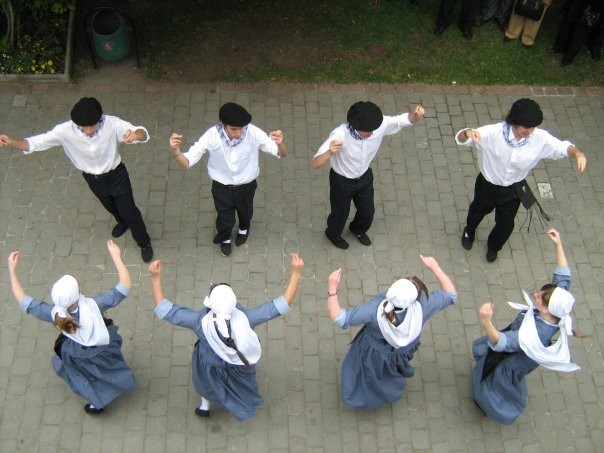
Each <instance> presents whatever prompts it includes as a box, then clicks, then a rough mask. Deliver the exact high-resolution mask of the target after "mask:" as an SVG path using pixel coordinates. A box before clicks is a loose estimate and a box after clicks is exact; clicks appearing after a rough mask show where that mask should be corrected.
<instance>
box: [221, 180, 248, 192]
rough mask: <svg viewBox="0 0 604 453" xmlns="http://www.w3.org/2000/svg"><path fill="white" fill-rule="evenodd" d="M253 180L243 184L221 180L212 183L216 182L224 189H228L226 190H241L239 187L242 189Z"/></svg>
mask: <svg viewBox="0 0 604 453" xmlns="http://www.w3.org/2000/svg"><path fill="white" fill-rule="evenodd" d="M254 181H255V180H254ZM254 181H250V182H246V183H245V184H222V183H221V182H218V181H214V184H217V185H219V186H220V187H224V188H225V189H228V190H241V189H244V188H245V187H247V186H249V185H251V184H253V183H254Z"/></svg>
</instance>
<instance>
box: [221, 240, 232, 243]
mask: <svg viewBox="0 0 604 453" xmlns="http://www.w3.org/2000/svg"><path fill="white" fill-rule="evenodd" d="M222 243H223V244H230V243H231V240H230V239H227V240H226V241H222Z"/></svg>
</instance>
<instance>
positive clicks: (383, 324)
mask: <svg viewBox="0 0 604 453" xmlns="http://www.w3.org/2000/svg"><path fill="white" fill-rule="evenodd" d="M418 295H419V294H418V292H417V287H416V286H415V285H414V284H413V282H411V281H410V280H407V279H406V278H401V279H400V280H397V281H396V282H394V283H393V284H392V286H390V288H389V289H388V291H387V292H386V299H384V300H383V301H382V302H380V304H379V305H378V309H377V322H378V325H379V327H380V331H381V332H382V335H384V339H385V340H386V341H387V342H388V343H389V344H390V345H391V346H392V347H394V348H400V347H403V346H407V345H408V344H409V343H411V342H412V341H413V340H415V339H416V338H417V337H418V336H419V335H420V333H421V331H422V325H423V322H424V317H423V310H422V305H421V304H420V303H419V300H418ZM384 302H385V303H384ZM404 309H407V313H406V314H405V318H404V319H403V322H401V323H400V324H399V325H398V326H395V325H394V324H392V323H391V322H390V321H389V320H388V318H387V317H386V316H385V314H386V313H390V312H391V311H392V310H397V311H398V310H404Z"/></svg>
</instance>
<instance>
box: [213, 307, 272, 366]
mask: <svg viewBox="0 0 604 453" xmlns="http://www.w3.org/2000/svg"><path fill="white" fill-rule="evenodd" d="M206 299H207V298H206ZM204 305H205V303H204ZM229 320H230V324H231V338H233V340H235V344H236V345H237V348H238V349H239V352H241V354H243V356H244V357H245V358H246V359H247V360H248V362H249V363H250V364H251V365H253V364H255V363H257V362H258V360H260V355H261V354H262V347H261V346H260V339H259V338H258V335H256V332H254V331H253V330H252V328H251V327H250V322H249V320H248V319H247V316H245V313H243V312H242V311H241V310H239V309H238V308H235V309H234V310H233V311H232V312H231V315H230V318H229ZM215 321H216V325H218V326H220V327H219V329H220V330H221V332H220V333H221V334H222V336H223V337H228V331H226V324H225V323H224V319H222V322H221V321H220V320H219V316H218V315H217V313H216V312H215V311H214V310H210V311H208V313H207V314H206V315H205V316H204V317H203V318H201V329H202V330H203V333H204V335H205V337H206V339H207V340H208V343H209V345H210V347H211V348H212V350H213V351H214V352H215V353H216V354H217V355H218V356H219V357H220V358H221V359H222V360H224V361H225V362H227V363H230V364H232V365H245V364H244V363H243V362H242V361H241V359H240V358H239V356H238V355H237V351H235V350H234V349H233V348H230V347H228V346H227V345H226V344H224V342H223V341H222V340H221V339H220V336H219V335H218V332H217V331H216V325H215V324H214V322H215ZM223 325H224V326H225V327H224V328H222V326H223Z"/></svg>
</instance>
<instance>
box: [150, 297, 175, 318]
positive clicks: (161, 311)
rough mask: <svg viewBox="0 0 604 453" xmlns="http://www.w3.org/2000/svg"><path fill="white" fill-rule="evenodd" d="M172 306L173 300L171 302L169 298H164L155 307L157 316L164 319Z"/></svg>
mask: <svg viewBox="0 0 604 453" xmlns="http://www.w3.org/2000/svg"><path fill="white" fill-rule="evenodd" d="M172 307H174V304H173V303H172V302H170V301H169V300H168V299H163V300H162V301H161V302H160V303H159V304H157V306H156V307H155V310H154V312H155V316H157V317H158V318H159V319H164V318H165V317H166V315H167V314H168V313H169V312H170V310H172Z"/></svg>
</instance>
